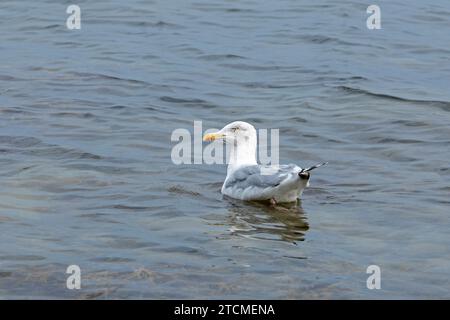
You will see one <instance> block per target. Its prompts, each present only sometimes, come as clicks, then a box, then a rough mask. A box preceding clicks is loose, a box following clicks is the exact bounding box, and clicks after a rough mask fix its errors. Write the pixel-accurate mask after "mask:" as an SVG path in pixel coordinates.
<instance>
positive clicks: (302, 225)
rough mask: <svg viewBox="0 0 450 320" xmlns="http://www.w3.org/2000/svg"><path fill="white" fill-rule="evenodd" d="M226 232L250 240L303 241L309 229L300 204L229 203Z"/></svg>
mask: <svg viewBox="0 0 450 320" xmlns="http://www.w3.org/2000/svg"><path fill="white" fill-rule="evenodd" d="M229 212H230V224H231V227H230V231H231V233H232V234H234V235H239V236H242V237H246V238H252V239H263V240H279V241H288V242H294V243H295V242H296V241H303V240H304V235H305V233H306V231H307V230H308V229H309V225H308V221H307V220H306V216H305V212H304V211H303V209H302V207H301V206H300V205H298V206H296V205H291V206H286V205H285V206H277V207H269V206H266V205H264V204H261V203H258V202H240V201H233V200H231V201H230V208H229Z"/></svg>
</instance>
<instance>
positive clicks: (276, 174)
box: [225, 165, 297, 189]
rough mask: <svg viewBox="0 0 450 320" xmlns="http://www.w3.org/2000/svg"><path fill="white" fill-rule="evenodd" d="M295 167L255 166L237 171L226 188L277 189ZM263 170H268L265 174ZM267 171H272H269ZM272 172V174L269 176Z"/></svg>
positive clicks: (227, 182) (226, 184) (228, 181)
mask: <svg viewBox="0 0 450 320" xmlns="http://www.w3.org/2000/svg"><path fill="white" fill-rule="evenodd" d="M296 167H297V166H295V165H281V166H279V167H270V166H261V165H254V166H248V167H243V168H240V169H238V170H236V171H235V172H234V173H233V174H232V176H230V178H229V179H228V180H227V181H226V183H225V188H235V189H247V188H248V187H258V188H263V189H265V188H275V187H277V186H278V185H280V184H281V183H282V182H283V181H284V180H285V179H287V178H289V176H290V174H291V173H292V172H293V170H295V168H296ZM261 169H263V170H264V169H266V171H264V173H265V174H262V173H261ZM267 169H271V171H268V170H267ZM267 172H270V174H267Z"/></svg>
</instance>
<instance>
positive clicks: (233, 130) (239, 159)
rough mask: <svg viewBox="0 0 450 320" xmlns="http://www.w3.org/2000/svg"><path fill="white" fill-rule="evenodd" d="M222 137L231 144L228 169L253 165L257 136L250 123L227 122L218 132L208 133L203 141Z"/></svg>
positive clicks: (254, 162) (232, 169)
mask: <svg viewBox="0 0 450 320" xmlns="http://www.w3.org/2000/svg"><path fill="white" fill-rule="evenodd" d="M218 139H222V140H224V141H225V143H227V144H229V145H230V146H231V150H230V158H229V160H228V171H229V172H230V171H234V170H235V169H237V168H238V167H241V166H243V165H255V164H257V163H256V148H257V143H258V141H257V136H256V129H255V127H253V126H252V125H251V124H250V123H247V122H244V121H234V122H232V123H229V124H227V125H226V126H225V127H223V128H222V129H221V130H219V131H218V132H214V133H209V134H207V135H205V136H204V137H203V140H204V141H214V140H218Z"/></svg>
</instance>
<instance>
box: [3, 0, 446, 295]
mask: <svg viewBox="0 0 450 320" xmlns="http://www.w3.org/2000/svg"><path fill="white" fill-rule="evenodd" d="M72 3H73V1H56V0H54V1H43V0H41V1H31V0H23V1H12V0H9V1H8V0H2V1H1V2H0V186H1V187H0V298H2V299H14V298H40V299H48V298H77V299H78V298H82V299H89V298H97V299H105V298H107V299H114V298H125V299H128V298H138V299H140V298H146V299H147V298H148V299H154V298H208V299H215V298H235V299H241V298H256V299H269V298H270V299H272V298H273V299H303V298H305V299H312V298H319V299H327V298H338V299H361V298H363V299H382V298H386V299H397V298H407V299H411V298H426V299H428V298H450V280H449V279H450V277H449V276H450V261H449V257H450V247H449V245H450V236H449V234H450V233H449V229H450V219H449V216H450V197H449V196H450V185H449V181H450V169H449V161H450V90H449V88H450V2H449V1H448V0H435V1H428V2H427V1H420V0H414V1H406V0H403V1H383V0H380V1H377V2H376V4H378V5H379V6H380V8H381V27H382V29H380V30H369V29H368V28H367V27H366V19H367V17H368V16H369V14H367V13H366V9H367V6H368V5H370V4H372V3H369V2H367V1H356V0H354V1H347V0H341V1H332V0H319V1H297V0H282V1H256V0H234V1H232V0H228V1H204V0H192V1H174V0H164V1H163V0H161V1H144V0H140V1H138V0H132V1H118V0H113V1H100V0H98V1H81V0H80V1H76V4H78V5H79V6H80V7H81V30H68V29H67V27H66V19H67V17H68V16H69V15H68V14H67V13H66V8H67V6H68V5H69V4H72ZM237 119H239V120H244V121H248V122H250V123H252V124H254V125H255V126H256V127H257V128H258V129H259V128H268V129H270V128H278V129H279V130H280V161H281V162H282V163H297V164H299V165H300V166H308V165H312V164H315V163H317V162H321V161H329V162H330V163H329V165H328V166H325V167H323V168H320V169H317V170H316V171H314V172H313V175H312V179H311V187H310V188H309V189H307V190H306V191H305V192H304V194H303V199H302V201H301V203H300V206H299V207H298V208H273V207H268V206H266V205H262V204H261V205H259V204H249V203H244V202H240V201H232V200H229V199H225V198H223V197H222V195H221V194H220V187H221V184H222V181H223V179H224V177H225V173H226V168H225V166H224V165H206V164H200V165H187V164H186V165H175V164H173V163H172V161H171V157H170V156H171V150H172V147H173V146H174V145H175V143H174V142H172V141H171V139H170V137H171V134H172V132H173V130H175V129H177V128H185V129H188V130H189V131H191V132H192V131H193V121H194V120H198V121H200V120H201V121H203V128H204V129H207V128H221V127H222V126H223V125H225V124H227V123H229V122H231V121H234V120H237ZM73 264H75V265H78V266H79V267H80V268H81V273H82V274H81V289H80V290H69V289H67V288H66V279H67V277H68V276H69V275H68V274H66V273H65V272H66V268H67V267H68V266H69V265H73ZM373 264H374V265H378V266H379V267H380V268H381V289H380V290H377V289H374V290H369V289H368V288H367V286H366V279H367V277H368V276H369V275H368V274H366V268H367V267H368V266H369V265H373Z"/></svg>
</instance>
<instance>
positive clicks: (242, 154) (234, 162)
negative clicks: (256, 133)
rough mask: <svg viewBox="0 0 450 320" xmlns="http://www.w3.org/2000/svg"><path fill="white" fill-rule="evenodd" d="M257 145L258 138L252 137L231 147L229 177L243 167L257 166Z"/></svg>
mask: <svg viewBox="0 0 450 320" xmlns="http://www.w3.org/2000/svg"><path fill="white" fill-rule="evenodd" d="M256 144H257V141H256V137H250V138H249V139H248V140H242V141H236V142H235V143H234V144H233V145H230V148H231V150H230V158H229V160H228V169H227V175H228V174H230V173H231V172H233V171H234V170H236V169H238V168H239V167H241V166H248V165H255V164H257V162H256Z"/></svg>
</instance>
